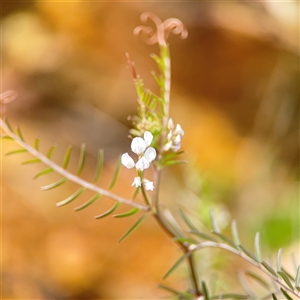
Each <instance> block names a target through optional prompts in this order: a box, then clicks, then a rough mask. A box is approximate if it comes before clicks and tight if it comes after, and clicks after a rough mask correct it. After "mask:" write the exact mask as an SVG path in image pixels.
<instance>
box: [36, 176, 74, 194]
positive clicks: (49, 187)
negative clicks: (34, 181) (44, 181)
mask: <svg viewBox="0 0 300 300" xmlns="http://www.w3.org/2000/svg"><path fill="white" fill-rule="evenodd" d="M67 180H68V178H66V177H63V178H61V179H60V180H58V181H56V182H53V183H51V184H48V185H44V186H42V187H41V190H42V191H47V190H51V189H54V188H56V187H58V186H60V185H62V184H64V183H65V182H66V181H67Z"/></svg>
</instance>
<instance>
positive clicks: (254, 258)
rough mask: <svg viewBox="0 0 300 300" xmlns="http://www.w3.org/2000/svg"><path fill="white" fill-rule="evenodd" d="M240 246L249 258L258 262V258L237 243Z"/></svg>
mask: <svg viewBox="0 0 300 300" xmlns="http://www.w3.org/2000/svg"><path fill="white" fill-rule="evenodd" d="M239 246H240V248H241V249H242V251H243V252H244V253H245V254H246V255H247V256H249V257H250V258H251V259H253V260H254V261H256V262H257V263H260V261H259V260H258V258H257V257H256V256H255V255H254V254H253V253H252V252H251V251H250V250H248V249H247V248H246V247H244V246H243V245H239Z"/></svg>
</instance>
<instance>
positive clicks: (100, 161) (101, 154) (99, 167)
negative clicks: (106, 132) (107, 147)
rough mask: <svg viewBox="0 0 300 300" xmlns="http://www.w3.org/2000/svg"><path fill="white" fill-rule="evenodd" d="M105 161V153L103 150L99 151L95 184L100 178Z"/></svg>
mask: <svg viewBox="0 0 300 300" xmlns="http://www.w3.org/2000/svg"><path fill="white" fill-rule="evenodd" d="M103 160H104V152H103V150H102V149H100V150H99V151H98V156H97V166H96V174H95V177H94V183H96V182H97V181H98V180H99V178H100V175H101V172H102V169H103Z"/></svg>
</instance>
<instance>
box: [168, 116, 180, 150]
mask: <svg viewBox="0 0 300 300" xmlns="http://www.w3.org/2000/svg"><path fill="white" fill-rule="evenodd" d="M168 129H169V132H168V134H167V138H166V141H165V144H164V148H163V149H164V151H169V150H170V149H171V150H173V151H174V152H177V151H178V150H179V149H180V147H181V139H182V137H183V136H184V131H183V129H182V128H181V126H180V125H179V124H177V125H176V128H175V130H174V123H173V120H172V119H169V121H168Z"/></svg>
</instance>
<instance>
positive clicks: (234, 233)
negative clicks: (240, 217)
mask: <svg viewBox="0 0 300 300" xmlns="http://www.w3.org/2000/svg"><path fill="white" fill-rule="evenodd" d="M231 233H232V237H233V241H234V244H235V247H236V248H238V247H239V245H240V244H241V241H240V238H239V234H238V230H237V226H236V220H232V222H231Z"/></svg>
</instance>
